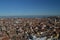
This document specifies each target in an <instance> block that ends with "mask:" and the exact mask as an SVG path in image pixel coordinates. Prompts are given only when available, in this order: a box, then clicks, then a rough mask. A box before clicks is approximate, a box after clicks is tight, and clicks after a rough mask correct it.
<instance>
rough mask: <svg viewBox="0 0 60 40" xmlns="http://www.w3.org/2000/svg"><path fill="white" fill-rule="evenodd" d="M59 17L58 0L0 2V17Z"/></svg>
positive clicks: (59, 6)
mask: <svg viewBox="0 0 60 40" xmlns="http://www.w3.org/2000/svg"><path fill="white" fill-rule="evenodd" d="M20 15H60V0H0V16H20Z"/></svg>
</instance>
